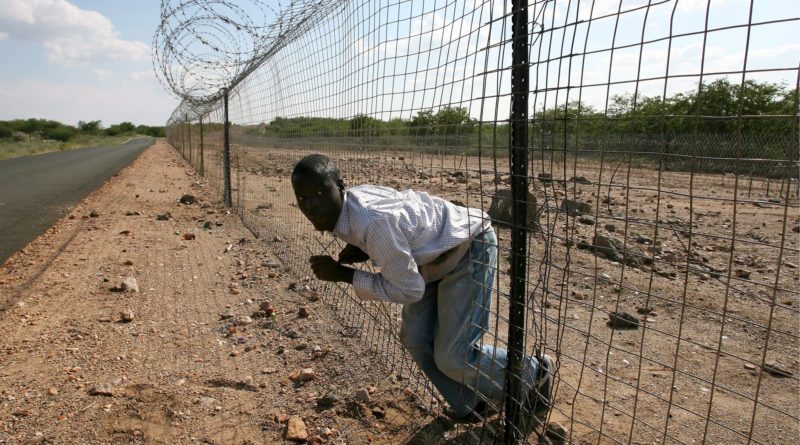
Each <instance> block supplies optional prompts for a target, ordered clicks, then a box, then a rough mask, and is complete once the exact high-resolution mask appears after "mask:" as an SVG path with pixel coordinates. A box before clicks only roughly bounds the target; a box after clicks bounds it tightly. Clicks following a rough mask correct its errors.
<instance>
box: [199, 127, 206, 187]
mask: <svg viewBox="0 0 800 445" xmlns="http://www.w3.org/2000/svg"><path fill="white" fill-rule="evenodd" d="M205 175H206V165H205V159H204V156H203V117H202V116H200V176H205Z"/></svg>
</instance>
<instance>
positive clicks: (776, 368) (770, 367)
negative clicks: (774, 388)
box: [762, 360, 794, 377]
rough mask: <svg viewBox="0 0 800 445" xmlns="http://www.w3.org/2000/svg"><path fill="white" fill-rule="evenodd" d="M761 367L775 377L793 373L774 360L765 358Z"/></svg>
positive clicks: (787, 375) (788, 375)
mask: <svg viewBox="0 0 800 445" xmlns="http://www.w3.org/2000/svg"><path fill="white" fill-rule="evenodd" d="M762 369H763V370H764V371H765V372H766V373H767V374H770V375H773V376H775V377H791V376H792V375H793V374H794V373H793V372H792V371H790V370H789V369H788V368H787V367H785V366H783V365H781V364H780V363H778V362H777V361H775V360H767V362H766V363H764V366H762Z"/></svg>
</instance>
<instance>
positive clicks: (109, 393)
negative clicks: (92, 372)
mask: <svg viewBox="0 0 800 445" xmlns="http://www.w3.org/2000/svg"><path fill="white" fill-rule="evenodd" d="M89 395H90V396H106V397H113V396H114V386H112V385H111V384H110V383H99V384H97V385H95V386H93V387H91V388H89Z"/></svg>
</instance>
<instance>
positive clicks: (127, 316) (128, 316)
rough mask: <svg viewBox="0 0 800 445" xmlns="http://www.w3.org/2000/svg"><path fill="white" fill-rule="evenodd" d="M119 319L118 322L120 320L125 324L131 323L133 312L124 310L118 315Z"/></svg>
mask: <svg viewBox="0 0 800 445" xmlns="http://www.w3.org/2000/svg"><path fill="white" fill-rule="evenodd" d="M119 318H120V320H122V321H123V322H125V323H130V322H132V321H133V319H134V318H135V316H134V314H133V310H131V309H125V310H123V311H122V312H120V313H119Z"/></svg>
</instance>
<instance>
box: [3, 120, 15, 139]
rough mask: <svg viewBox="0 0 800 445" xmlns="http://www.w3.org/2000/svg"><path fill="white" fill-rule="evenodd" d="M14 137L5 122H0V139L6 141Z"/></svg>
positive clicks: (12, 131)
mask: <svg viewBox="0 0 800 445" xmlns="http://www.w3.org/2000/svg"><path fill="white" fill-rule="evenodd" d="M13 135H14V130H13V129H12V128H11V126H10V125H8V123H6V122H0V139H8V138H10V137H11V136H13Z"/></svg>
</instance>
